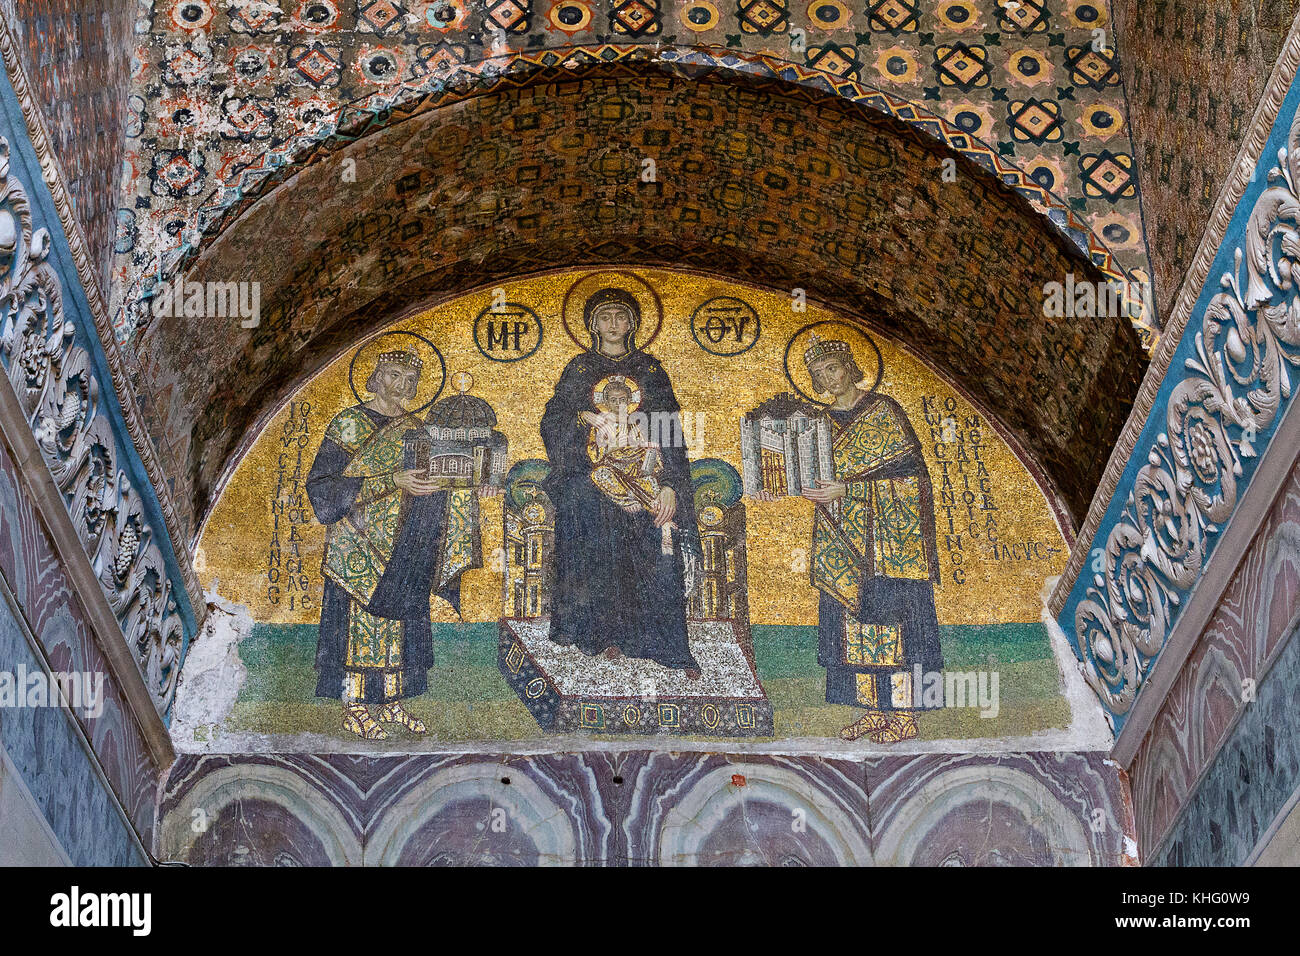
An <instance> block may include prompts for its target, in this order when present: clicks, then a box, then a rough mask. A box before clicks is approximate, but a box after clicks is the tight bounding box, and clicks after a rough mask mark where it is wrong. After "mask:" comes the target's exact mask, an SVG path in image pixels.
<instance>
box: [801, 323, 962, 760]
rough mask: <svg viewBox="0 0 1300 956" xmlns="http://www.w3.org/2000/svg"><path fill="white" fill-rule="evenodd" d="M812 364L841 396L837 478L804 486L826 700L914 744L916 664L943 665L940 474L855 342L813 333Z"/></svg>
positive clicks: (871, 734) (808, 360)
mask: <svg viewBox="0 0 1300 956" xmlns="http://www.w3.org/2000/svg"><path fill="white" fill-rule="evenodd" d="M804 363H805V365H806V367H807V369H808V374H809V376H810V377H811V379H812V384H813V387H814V389H815V390H816V391H817V392H818V393H819V394H821V395H829V396H831V400H830V403H829V404H828V405H827V406H826V407H825V409H824V414H825V415H826V417H827V418H828V419H829V424H830V435H831V461H832V465H833V469H834V476H833V479H832V480H830V481H819V482H817V483H816V486H815V487H809V488H805V489H804V490H803V496H804V497H806V498H808V499H810V500H812V501H813V502H814V504H815V510H814V516H813V528H812V549H811V562H810V577H811V583H812V585H813V586H814V587H815V588H817V590H818V591H819V592H820V593H819V595H818V608H817V631H818V646H817V662H818V663H819V664H820V665H821V666H822V667H824V668H826V700H827V702H828V703H832V704H850V705H854V706H858V707H864V708H866V711H867V712H866V714H865V715H864V716H862V717H861V718H860V719H859V720H858V721H857V722H855V723H854V724H852V725H850V726H848V727H845V728H844V730H843V732H842V736H844V737H845V738H846V739H850V740H853V739H857V738H858V737H861V736H864V735H865V736H867V737H868V738H869V739H870V740H872V741H873V742H875V743H894V742H897V741H900V740H906V739H908V738H911V737H915V736H916V735H917V724H916V713H915V712H916V710H918V709H919V704H918V703H917V700H916V688H914V687H913V677H914V673H915V668H916V667H917V666H918V665H919V667H920V669H921V671H922V672H923V673H924V672H929V671H937V670H940V669H942V666H943V659H942V655H941V651H940V647H939V623H938V619H937V617H936V614H935V604H934V585H935V584H937V583H938V581H939V561H938V550H937V548H936V543H935V520H934V499H933V492H932V490H931V486H930V476H929V473H928V472H927V471H926V466H925V461H924V459H923V458H922V455H921V443H920V440H919V439H918V438H917V436H916V432H915V431H913V429H912V426H911V424H910V423H909V422H908V420H907V415H906V413H905V412H904V411H903V408H902V406H901V405H899V404H898V402H896V401H895V400H894V399H892V398H890V397H888V396H886V395H882V394H880V393H879V392H877V391H875V390H874V388H873V389H872V390H870V391H867V390H864V389H863V388H862V387H861V382H862V380H863V378H864V376H863V374H862V370H861V369H860V368H859V367H858V363H857V360H856V359H855V358H854V355H853V351H852V349H851V348H850V347H849V344H848V343H847V342H843V341H838V340H834V339H818V338H817V337H816V336H815V335H814V336H813V338H812V345H811V346H810V347H809V348H808V349H807V350H806V351H805V352H804Z"/></svg>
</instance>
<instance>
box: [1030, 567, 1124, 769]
mask: <svg viewBox="0 0 1300 956" xmlns="http://www.w3.org/2000/svg"><path fill="white" fill-rule="evenodd" d="M1058 580H1059V578H1058V577H1050V578H1048V579H1047V580H1046V581H1044V582H1043V590H1042V593H1041V597H1042V599H1043V611H1042V622H1043V626H1044V627H1046V628H1047V635H1048V637H1049V639H1050V640H1051V642H1052V650H1053V651H1054V652H1055V654H1056V664H1057V667H1058V668H1060V671H1061V678H1062V686H1061V692H1062V694H1063V695H1064V697H1065V701H1066V703H1067V704H1069V706H1070V727H1069V730H1068V731H1067V733H1068V734H1069V736H1070V738H1071V739H1074V740H1077V741H1079V743H1078V747H1079V749H1081V750H1105V751H1109V750H1110V749H1111V748H1112V747H1113V746H1115V732H1114V731H1113V730H1112V729H1111V726H1110V724H1109V723H1108V721H1107V719H1106V711H1105V708H1103V707H1102V705H1101V701H1100V700H1099V699H1098V697H1097V695H1096V693H1095V692H1094V691H1093V689H1092V688H1091V687H1089V686H1088V683H1087V681H1085V680H1084V679H1083V672H1082V670H1080V664H1079V659H1078V658H1077V657H1075V656H1074V650H1073V649H1072V648H1071V647H1070V641H1069V638H1067V637H1066V636H1065V632H1064V631H1063V630H1061V625H1060V624H1058V623H1057V621H1056V618H1055V617H1053V616H1052V612H1051V611H1049V610H1048V608H1047V597H1048V595H1050V594H1051V593H1052V589H1053V588H1055V587H1056V582H1057V581H1058Z"/></svg>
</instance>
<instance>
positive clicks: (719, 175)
mask: <svg viewBox="0 0 1300 956" xmlns="http://www.w3.org/2000/svg"><path fill="white" fill-rule="evenodd" d="M647 157H648V158H652V159H654V161H655V177H654V181H653V182H646V181H644V180H643V178H642V176H641V173H642V171H643V169H644V166H643V160H644V159H645V158H647ZM945 159H952V160H953V161H954V162H955V163H956V170H957V175H956V177H955V180H954V181H952V182H949V181H946V178H945V177H944V176H943V175H942V170H943V166H944V160H945ZM638 264H640V265H651V264H653V265H661V266H677V267H681V268H687V269H691V270H694V271H706V272H710V273H714V274H717V275H720V276H725V277H730V278H733V279H736V280H740V281H744V282H747V283H752V284H757V285H762V286H767V287H771V288H776V289H782V290H789V289H794V288H803V289H806V290H807V293H808V296H809V298H810V299H813V300H816V301H820V302H822V303H824V304H826V305H828V306H830V307H833V308H836V309H839V310H841V311H843V312H845V313H847V314H849V315H851V316H856V317H859V318H861V319H862V320H863V321H864V322H867V323H869V324H870V325H872V326H873V327H876V328H879V329H883V330H884V331H886V332H888V333H889V334H892V335H894V336H896V337H897V338H898V339H900V340H901V341H902V342H904V343H905V344H906V345H908V346H909V347H910V348H911V349H913V350H914V351H916V352H917V353H919V354H920V355H922V356H923V357H925V358H926V359H927V360H928V361H930V362H931V364H933V365H934V366H935V367H936V368H937V369H938V370H939V371H940V372H941V373H942V374H945V375H946V376H948V377H949V378H950V379H952V380H953V381H954V382H956V383H958V384H959V385H961V386H962V387H963V388H964V389H965V390H966V391H967V393H968V394H970V395H971V397H972V398H973V399H975V400H976V401H977V402H979V403H980V404H982V405H983V406H984V407H985V408H986V409H987V410H988V411H989V412H990V413H991V414H992V415H994V416H995V417H996V418H997V419H998V420H999V422H1000V424H1001V425H1002V426H1003V427H1004V428H1005V430H1006V431H1007V432H1009V433H1010V434H1011V435H1012V436H1013V437H1014V438H1015V439H1016V440H1017V441H1018V442H1019V443H1020V445H1021V446H1022V448H1023V449H1024V450H1025V451H1026V452H1027V453H1028V455H1029V456H1030V457H1032V458H1033V459H1034V461H1035V462H1036V463H1037V465H1038V467H1039V469H1040V470H1041V473H1042V474H1043V475H1044V476H1045V479H1046V481H1047V483H1048V484H1049V485H1050V486H1051V487H1052V490H1053V491H1054V492H1055V494H1056V495H1057V496H1058V497H1059V500H1060V503H1061V504H1062V505H1063V506H1064V509H1065V511H1066V512H1067V513H1068V515H1069V517H1070V518H1071V520H1072V521H1073V522H1074V523H1075V524H1077V522H1078V520H1079V519H1080V517H1081V516H1082V514H1083V513H1084V512H1085V511H1086V509H1087V506H1088V502H1089V500H1090V498H1091V496H1092V492H1093V489H1094V488H1095V487H1096V484H1097V481H1098V480H1099V478H1100V474H1101V471H1102V468H1103V467H1104V464H1105V461H1106V457H1107V455H1108V453H1109V451H1110V448H1111V446H1112V444H1113V442H1114V439H1115V436H1116V435H1117V434H1118V432H1119V429H1120V427H1121V426H1122V424H1123V422H1124V420H1125V419H1126V417H1127V415H1128V413H1129V410H1130V408H1131V403H1132V398H1133V396H1134V395H1135V394H1136V392H1137V387H1138V383H1139V381H1140V378H1141V375H1142V373H1143V371H1144V370H1145V367H1146V359H1145V356H1144V355H1143V353H1142V350H1141V348H1140V346H1139V343H1138V339H1137V336H1136V334H1135V333H1134V332H1133V330H1132V327H1131V326H1130V325H1129V323H1128V321H1127V319H1125V318H1123V317H1119V316H1112V317H1097V318H1072V319H1067V320H1062V319H1052V318H1045V317H1044V316H1043V314H1042V307H1043V296H1044V291H1043V290H1044V286H1045V284H1046V283H1049V282H1061V281H1063V280H1064V278H1065V276H1066V274H1067V273H1072V274H1073V276H1074V279H1075V281H1076V282H1104V281H1105V279H1106V277H1105V276H1104V275H1103V274H1102V272H1101V271H1100V270H1099V269H1098V268H1097V266H1095V265H1094V264H1093V263H1091V262H1090V261H1089V260H1088V259H1087V258H1086V257H1085V256H1084V255H1083V254H1082V253H1081V252H1080V251H1079V250H1078V249H1077V248H1076V247H1075V246H1073V245H1072V244H1071V243H1070V242H1069V241H1067V240H1066V239H1065V238H1064V237H1063V236H1062V235H1061V234H1060V232H1059V231H1058V230H1056V229H1055V228H1054V227H1053V226H1052V225H1051V224H1050V223H1048V222H1047V221H1046V220H1045V219H1044V218H1043V217H1042V216H1041V215H1040V214H1039V213H1037V212H1036V211H1034V209H1033V208H1032V207H1031V206H1030V205H1029V203H1028V202H1027V201H1026V200H1025V199H1024V198H1023V197H1021V196H1019V195H1017V194H1016V193H1015V192H1013V191H1012V190H1010V189H1008V188H1007V187H1005V186H1004V185H1003V184H1002V183H1000V182H999V181H998V180H997V179H996V178H995V177H994V176H993V175H991V174H990V173H988V172H987V171H986V170H985V169H983V168H982V167H981V166H979V165H977V164H975V163H972V162H970V161H969V160H967V159H966V158H964V157H962V156H960V155H958V154H955V153H952V152H951V151H949V150H948V149H947V148H946V147H944V146H943V145H942V144H940V143H938V142H937V141H935V140H933V139H932V138H930V137H928V136H926V135H924V134H923V133H920V132H918V131H917V130H915V129H913V128H911V127H909V126H907V125H906V124H904V123H902V122H900V121H898V120H895V119H893V118H891V117H888V116H884V115H882V114H879V113H875V112H872V111H869V110H866V109H862V108H860V107H857V106H855V105H854V104H851V103H846V102H844V101H842V100H837V99H835V98H833V97H831V96H826V97H814V96H811V95H809V94H808V92H807V91H804V92H803V93H802V94H801V95H800V96H797V97H796V96H792V95H789V91H786V90H783V89H781V88H780V87H779V86H778V85H775V84H770V83H763V82H744V81H737V80H732V81H729V82H723V81H720V80H717V79H715V78H708V79H704V80H700V79H694V80H688V79H685V78H681V77H671V76H662V75H656V76H650V77H640V78H633V77H627V76H602V75H600V74H599V73H598V72H595V73H590V74H586V75H583V76H579V77H574V78H572V79H571V80H568V81H565V82H544V83H539V84H537V85H533V86H526V87H518V88H512V89H498V90H495V91H492V92H488V93H485V94H483V95H480V96H474V97H470V98H466V99H463V100H460V101H457V102H453V103H449V104H447V105H446V106H443V107H440V108H438V109H435V110H430V111H427V112H423V113H421V114H418V115H416V116H413V117H411V118H408V119H405V120H403V121H401V122H394V123H392V124H391V125H388V126H384V127H382V128H377V129H373V130H372V131H370V132H369V133H368V134H367V135H365V136H363V137H361V138H359V139H357V140H355V141H353V142H351V143H348V144H347V145H346V147H345V148H339V149H336V150H333V151H331V152H329V153H328V155H321V154H320V153H319V152H317V153H314V154H313V155H312V156H311V159H310V162H305V163H304V164H302V165H300V166H299V167H298V168H295V169H292V170H286V171H283V172H282V173H281V174H279V175H278V176H277V177H276V179H275V181H274V183H271V184H268V186H267V188H265V189H263V190H262V191H261V194H260V195H258V196H256V197H252V199H251V201H248V202H246V203H244V204H242V206H241V209H240V211H239V214H238V216H237V217H227V218H226V219H225V220H223V223H222V224H221V228H220V231H219V232H217V234H216V235H214V236H210V237H209V238H208V239H207V240H206V241H205V243H204V245H203V247H202V248H201V250H200V252H199V254H198V255H197V257H195V259H194V260H193V261H191V262H190V263H189V264H188V268H187V271H186V278H187V279H188V280H190V281H212V282H258V283H260V288H261V307H262V314H261V323H260V325H259V326H258V327H257V328H254V329H245V328H242V327H241V324H240V323H239V321H238V320H237V319H211V318H206V319H198V318H194V319H182V318H166V319H162V318H152V319H151V320H150V322H149V324H148V325H147V326H146V327H145V328H144V329H143V331H142V334H141V335H140V338H139V340H138V349H137V351H136V353H135V356H134V361H133V370H132V374H133V379H134V385H135V390H136V392H137V394H138V395H139V396H140V399H141V403H142V406H143V410H144V413H145V419H146V422H147V424H148V426H149V430H150V433H151V435H152V437H153V439H154V441H155V444H156V445H157V447H158V450H159V453H160V456H161V458H162V460H163V464H164V467H165V468H166V469H167V470H168V473H169V474H171V475H173V476H175V478H176V491H177V496H176V497H177V505H178V509H179V510H180V512H181V513H182V521H183V522H184V523H185V525H186V529H187V533H189V534H190V535H191V537H192V536H193V534H194V533H195V531H196V530H197V528H198V527H199V526H200V525H201V522H202V519H203V517H204V516H205V515H206V513H207V510H208V509H209V508H210V506H211V504H212V502H213V501H214V500H215V495H216V493H217V492H218V491H219V488H220V483H221V481H222V480H223V476H224V475H228V474H229V472H230V470H231V468H232V467H233V463H234V462H235V460H236V459H237V457H238V454H239V453H240V451H241V449H242V448H243V447H246V445H247V443H248V442H249V441H250V440H251V438H252V437H253V436H254V435H255V433H256V430H257V424H258V423H259V422H260V421H261V420H263V419H264V418H265V416H266V415H268V414H269V413H270V412H271V411H273V410H274V409H275V408H276V407H277V406H278V405H279V404H280V403H281V402H283V401H284V400H285V399H286V398H287V397H288V396H289V395H290V394H292V392H293V391H294V390H295V389H296V388H297V387H298V386H300V385H301V384H302V383H303V382H304V381H305V380H306V379H307V378H308V377H310V376H311V375H312V374H314V373H315V372H316V371H318V370H319V369H320V368H322V367H323V366H324V365H325V364H326V363H327V362H329V361H330V360H331V359H332V358H334V357H335V356H337V355H338V354H340V353H341V351H343V350H344V349H346V348H347V347H348V345H350V344H351V343H353V342H355V341H356V340H357V339H358V338H360V337H362V336H364V335H367V334H369V333H371V332H373V331H374V330H375V329H377V328H379V327H381V326H383V325H387V324H388V323H390V322H391V321H393V320H395V319H397V318H399V317H401V316H403V315H407V314H410V313H411V312H413V311H415V310H417V309H419V308H421V307H425V306H428V305H430V304H433V303H435V302H438V301H442V300H445V299H448V298H450V297H453V296H456V295H459V294H462V293H464V292H467V291H470V290H472V289H475V288H481V287H484V286H491V285H496V284H500V283H501V282H504V281H507V280H509V279H510V278H512V277H519V276H524V275H529V274H535V273H537V272H540V271H545V270H549V269H556V268H564V267H568V266H588V265H638Z"/></svg>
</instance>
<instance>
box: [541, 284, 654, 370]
mask: <svg viewBox="0 0 1300 956" xmlns="http://www.w3.org/2000/svg"><path fill="white" fill-rule="evenodd" d="M601 289H622V290H623V291H624V292H630V293H631V294H632V297H633V298H635V299H636V301H637V304H638V305H639V306H641V325H640V326H639V327H638V328H637V331H636V334H635V335H634V336H633V337H632V349H633V350H637V349H640V350H643V351H644V350H645V349H647V348H649V347H650V343H651V342H653V341H654V340H655V338H656V337H657V336H658V335H659V330H660V329H661V328H662V327H663V324H664V307H663V303H662V302H660V301H659V293H657V292H656V291H655V290H654V287H653V286H652V285H650V283H649V282H646V280H645V279H642V278H641V277H640V276H639V275H637V274H636V273H635V272H628V271H626V270H622V269H618V270H614V269H610V270H602V271H600V272H590V273H588V274H587V275H585V276H583V277H582V278H581V279H579V280H578V281H577V282H575V283H573V285H571V286H569V291H568V292H566V293H565V294H564V306H563V308H562V310H561V311H562V315H563V317H564V331H565V332H567V333H568V335H569V338H571V339H573V342H574V344H575V345H577V346H578V348H580V349H582V350H583V351H584V352H588V351H590V350H591V348H592V343H591V333H590V332H588V331H587V325H586V323H585V322H583V320H582V312H583V309H584V308H585V307H586V305H587V300H588V299H589V298H591V296H593V295H595V294H596V292H598V291H599V290H601Z"/></svg>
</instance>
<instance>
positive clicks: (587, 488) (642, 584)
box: [541, 351, 700, 670]
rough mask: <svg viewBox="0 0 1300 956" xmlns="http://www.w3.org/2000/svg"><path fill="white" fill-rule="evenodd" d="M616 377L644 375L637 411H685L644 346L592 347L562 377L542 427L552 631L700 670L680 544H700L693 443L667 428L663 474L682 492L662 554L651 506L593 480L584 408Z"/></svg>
mask: <svg viewBox="0 0 1300 956" xmlns="http://www.w3.org/2000/svg"><path fill="white" fill-rule="evenodd" d="M610 375H626V376H628V377H629V378H631V379H632V380H633V381H635V382H636V383H637V385H638V386H639V387H640V389H641V405H640V408H639V409H638V411H640V412H644V413H646V414H647V415H651V416H653V414H654V413H655V412H660V413H666V414H669V415H678V416H680V411H681V409H680V407H679V406H678V404H677V397H676V396H675V395H674V394H673V387H672V383H671V382H670V381H669V380H668V373H667V372H665V371H664V368H663V366H662V365H661V364H660V363H659V361H658V360H657V359H655V358H654V356H652V355H647V354H646V353H645V352H641V351H634V352H632V353H630V354H628V355H626V356H625V357H623V358H621V359H611V358H609V357H608V356H605V355H602V354H601V353H599V352H596V351H590V352H586V353H584V354H582V355H579V356H577V357H576V358H574V359H573V361H571V362H570V363H569V364H568V366H567V367H566V368H565V370H564V372H563V374H562V375H561V376H560V381H559V383H558V384H557V385H556V386H555V395H554V397H552V398H551V400H550V401H549V402H548V403H547V405H546V411H545V414H544V415H543V416H542V429H541V431H542V441H543V442H544V443H545V445H546V454H547V457H548V458H549V459H550V463H551V472H550V475H549V476H548V477H547V479H546V482H545V486H544V487H545V490H546V492H547V494H548V495H550V498H551V501H552V503H553V504H554V505H555V584H554V592H553V595H552V602H551V607H552V611H551V631H550V638H551V640H553V641H555V642H556V643H557V644H563V645H569V646H575V647H577V648H578V649H579V650H581V651H582V652H583V653H584V654H588V655H595V654H599V653H600V652H602V651H604V650H606V649H607V648H610V647H617V648H618V649H619V650H621V651H622V652H623V653H624V654H625V655H626V656H628V657H639V658H645V659H648V660H652V661H657V662H658V663H660V664H663V665H664V666H665V667H671V668H674V669H678V670H682V669H689V668H696V669H698V668H699V664H698V663H697V662H696V660H695V658H694V657H693V656H692V654H691V650H690V646H689V644H688V642H687V638H686V594H685V573H684V565H683V548H685V549H687V550H689V551H690V552H691V553H692V554H699V550H700V545H699V529H698V528H697V527H696V524H695V503H694V497H693V492H692V487H691V479H690V464H689V462H688V460H687V457H686V447H685V444H684V442H682V441H680V440H679V441H678V442H677V443H676V444H675V445H673V444H670V443H669V442H668V441H667V440H666V438H667V436H664V441H663V445H664V447H663V448H662V463H663V472H662V474H661V475H659V476H658V479H659V481H660V484H661V485H663V486H666V487H670V488H672V489H673V491H675V492H676V494H677V512H676V514H675V515H674V517H673V522H674V523H675V524H676V525H677V527H678V529H679V530H677V531H674V532H673V543H674V547H673V552H672V554H668V555H665V554H663V553H662V548H661V531H660V529H659V528H656V527H655V526H654V519H653V518H652V517H651V516H650V514H649V513H648V512H647V511H645V510H644V509H643V510H640V511H637V512H636V513H634V514H630V513H628V512H627V511H624V510H623V509H622V508H620V507H619V506H618V505H617V504H615V503H614V502H613V501H611V500H610V499H609V498H608V497H606V496H605V495H604V494H602V493H601V491H600V490H599V489H598V488H597V487H596V486H595V484H593V482H592V480H591V470H592V462H591V458H590V456H589V455H588V452H587V440H588V437H589V436H590V433H591V426H590V425H588V424H586V423H583V422H580V421H579V417H578V416H579V414H580V413H582V412H593V413H598V411H599V410H598V409H597V408H596V407H595V405H594V404H593V403H592V390H593V389H594V387H595V385H596V383H598V382H599V381H600V380H601V379H603V378H606V377H607V376H610ZM652 421H653V419H652ZM678 421H679V422H680V418H678ZM678 435H680V430H679V431H678ZM647 437H649V438H651V440H654V436H653V435H649V436H647Z"/></svg>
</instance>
